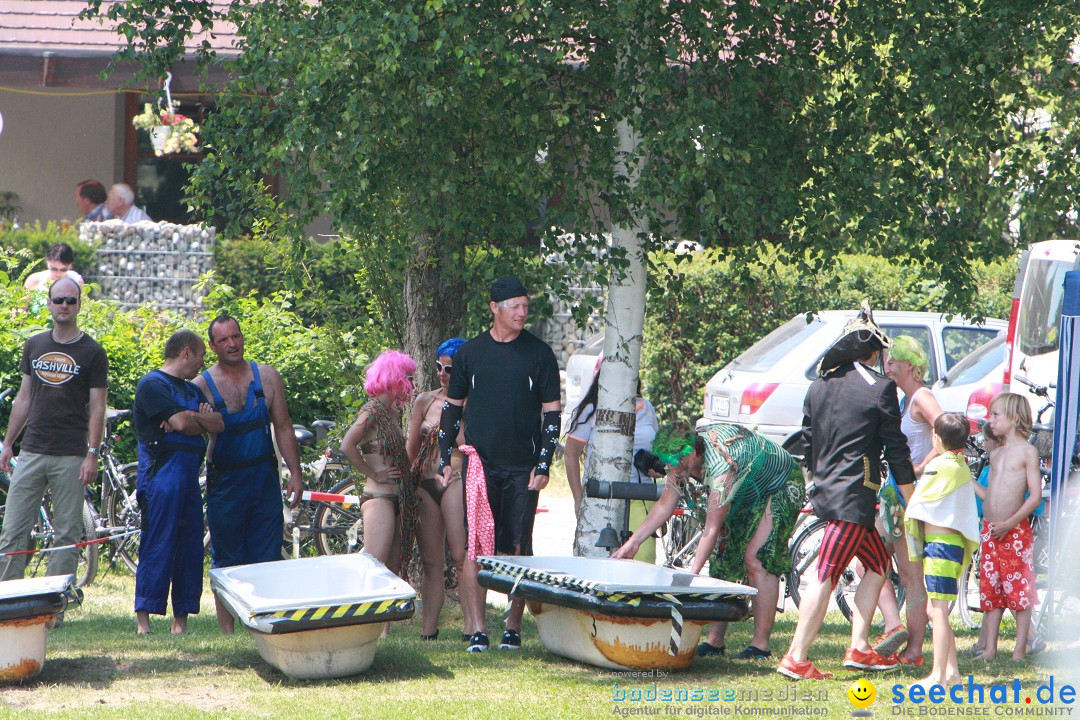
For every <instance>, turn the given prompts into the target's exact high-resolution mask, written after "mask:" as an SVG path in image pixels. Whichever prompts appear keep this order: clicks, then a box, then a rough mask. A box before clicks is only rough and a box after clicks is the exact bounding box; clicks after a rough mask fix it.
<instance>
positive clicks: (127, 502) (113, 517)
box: [106, 465, 142, 574]
mask: <svg viewBox="0 0 1080 720" xmlns="http://www.w3.org/2000/svg"><path fill="white" fill-rule="evenodd" d="M122 472H123V475H122V476H121V478H120V483H121V488H120V489H119V490H116V491H114V492H112V493H110V494H109V499H108V507H107V508H106V513H107V515H106V516H107V517H108V519H109V528H110V529H111V530H112V531H113V532H115V533H116V534H118V535H125V534H126V533H129V532H133V531H135V530H139V529H140V528H142V511H141V510H140V509H139V503H138V501H137V500H136V499H135V486H136V482H137V478H138V467H136V466H134V465H131V466H125V467H124V468H122ZM129 488H130V490H129ZM109 545H110V547H112V552H113V558H114V560H115V558H117V557H119V558H120V560H121V561H123V563H124V565H125V566H126V567H127V569H128V570H130V571H131V573H132V574H134V573H135V570H136V568H138V566H139V534H138V533H135V534H133V535H126V536H125V537H121V538H118V539H116V540H113V541H112V542H110V543H109Z"/></svg>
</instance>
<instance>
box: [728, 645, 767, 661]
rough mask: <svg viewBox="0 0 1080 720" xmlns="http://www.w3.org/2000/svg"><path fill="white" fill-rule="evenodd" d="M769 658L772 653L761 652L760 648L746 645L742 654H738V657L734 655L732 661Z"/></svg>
mask: <svg viewBox="0 0 1080 720" xmlns="http://www.w3.org/2000/svg"><path fill="white" fill-rule="evenodd" d="M770 657H772V653H771V652H770V651H768V650H762V649H761V648H759V647H755V646H753V645H747V646H746V647H745V648H743V649H742V652H740V653H739V654H738V655H736V656H735V657H734V658H732V659H733V660H761V659H762V658H770Z"/></svg>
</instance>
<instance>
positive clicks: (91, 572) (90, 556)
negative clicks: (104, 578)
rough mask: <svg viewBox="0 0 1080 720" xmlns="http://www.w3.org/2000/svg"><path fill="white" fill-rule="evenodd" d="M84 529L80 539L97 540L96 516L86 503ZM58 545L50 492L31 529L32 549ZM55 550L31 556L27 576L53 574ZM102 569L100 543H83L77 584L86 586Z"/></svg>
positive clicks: (82, 521) (77, 565)
mask: <svg viewBox="0 0 1080 720" xmlns="http://www.w3.org/2000/svg"><path fill="white" fill-rule="evenodd" d="M81 523H82V531H81V532H80V533H79V539H78V541H77V542H84V541H86V540H93V539H95V538H96V537H97V527H96V525H95V524H94V516H93V513H92V512H91V511H90V508H89V507H88V506H87V504H86V502H85V501H84V502H83V505H82V520H81ZM55 546H56V529H55V527H54V526H53V523H52V498H51V497H50V496H49V493H45V497H44V498H43V499H42V501H41V508H40V509H39V511H38V517H37V520H36V522H35V523H34V527H33V529H31V531H30V544H29V547H28V549H37V550H49V549H51V548H53V547H55ZM53 554H54V553H51V552H38V553H34V554H33V555H30V556H29V557H28V558H27V560H26V572H25V573H24V575H23V577H43V576H45V575H48V573H49V563H50V562H51V561H52V556H53ZM97 571H98V546H97V545H96V544H95V545H83V546H82V547H80V548H79V560H78V563H77V564H76V566H75V586H76V587H85V586H87V585H89V584H91V583H92V582H94V578H96V577H97Z"/></svg>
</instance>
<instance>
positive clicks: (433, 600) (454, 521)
mask: <svg viewBox="0 0 1080 720" xmlns="http://www.w3.org/2000/svg"><path fill="white" fill-rule="evenodd" d="M464 344H465V341H464V340H462V339H461V338H450V339H449V340H447V341H446V342H444V343H443V344H442V345H440V346H439V348H438V349H437V350H436V351H435V370H436V372H437V373H438V378H439V387H438V388H437V389H435V390H430V391H428V392H425V393H421V394H420V396H419V397H417V398H416V402H415V403H414V404H413V411H412V416H411V418H410V419H409V439H408V445H407V449H408V453H409V461H410V463H411V466H412V472H413V473H414V474H415V475H416V476H417V477H418V478H419V479H420V527H419V529H418V532H417V540H418V542H419V544H420V558H421V560H422V561H423V563H424V581H423V585H422V586H421V588H420V597H421V598H423V614H422V616H423V630H422V631H421V635H420V637H421V639H424V640H435V639H436V638H438V636H439V612H440V611H441V610H442V606H443V603H444V602H445V600H446V585H445V574H446V553H445V550H444V547H445V546H446V545H447V544H448V545H449V547H450V559H451V561H452V562H453V563H454V567H455V568H456V570H457V577H458V578H461V577H462V573H463V572H464V563H465V545H466V535H465V493H464V492H463V491H462V486H461V453H460V452H459V451H458V450H456V449H455V450H454V453H453V456H452V457H451V461H450V466H451V468H452V469H453V476H452V478H453V479H452V480H451V482H450V484H449V485H447V486H443V483H442V479H441V477H440V475H439V419H440V417H441V416H442V408H443V403H445V402H446V391H447V389H448V388H449V387H450V373H451V371H452V370H453V366H454V355H455V354H456V353H457V351H458V348H460V347H461V346H462V345H464ZM462 442H464V439H463V438H462V437H461V436H460V435H459V437H458V438H457V441H456V442H455V443H454V445H455V447H456V446H457V445H460V444H461V443H462ZM470 591H471V586H470V585H469V584H468V583H460V584H459V586H458V592H459V593H460V594H461V595H462V596H463V597H461V609H462V612H463V613H464V615H465V627H466V628H472V627H474V625H475V624H474V623H473V622H472V619H471V618H470V617H469V614H470V612H471V610H470V608H472V607H473V604H472V603H471V602H468V600H469V598H467V597H464V596H466V595H467V594H468V593H469V592H470Z"/></svg>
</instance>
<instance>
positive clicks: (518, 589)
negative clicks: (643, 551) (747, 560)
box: [479, 556, 757, 670]
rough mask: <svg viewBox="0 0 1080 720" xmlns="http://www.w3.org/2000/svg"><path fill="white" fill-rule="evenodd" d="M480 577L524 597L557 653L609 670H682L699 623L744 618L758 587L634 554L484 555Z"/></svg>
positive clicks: (485, 583)
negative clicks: (654, 562) (644, 559)
mask: <svg viewBox="0 0 1080 720" xmlns="http://www.w3.org/2000/svg"><path fill="white" fill-rule="evenodd" d="M479 562H480V567H481V571H480V584H481V585H483V586H484V587H487V588H491V589H493V590H497V591H499V592H504V593H509V594H513V595H515V596H518V597H522V598H524V599H525V601H526V603H527V605H528V607H529V611H530V612H531V613H532V614H533V616H534V617H535V618H536V627H537V629H538V631H539V634H540V641H541V642H542V643H543V644H544V647H546V648H547V649H548V650H550V651H551V652H553V653H555V654H556V655H562V656H563V657H567V658H570V659H572V660H577V661H579V662H583V663H588V664H590V665H596V666H599V667H605V668H612V669H616V670H618V669H634V670H640V669H662V670H681V669H684V668H686V667H688V666H689V665H690V663H691V662H692V661H693V659H694V652H695V649H696V647H697V641H698V638H699V636H700V635H701V629H702V627H704V626H705V625H706V624H708V623H710V622H716V621H734V620H742V619H743V618H745V617H746V616H747V614H748V612H749V605H748V601H749V598H750V597H751V596H753V595H754V594H755V593H756V592H757V591H756V590H754V589H753V588H750V587H746V586H745V585H738V584H736V583H730V582H724V581H723V580H715V579H713V578H710V577H706V576H704V575H695V574H693V573H688V572H686V571H683V570H677V569H672V568H665V567H659V566H656V565H649V564H647V563H642V562H637V561H635V560H613V559H610V558H582V557H518V556H509V557H506V556H502V557H481V558H479Z"/></svg>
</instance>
